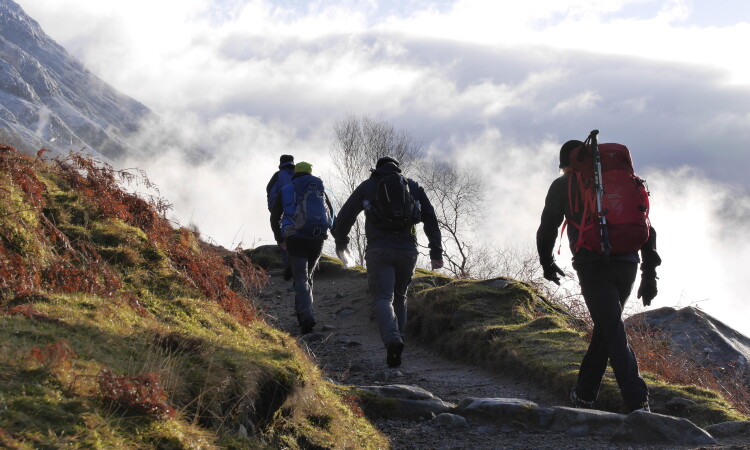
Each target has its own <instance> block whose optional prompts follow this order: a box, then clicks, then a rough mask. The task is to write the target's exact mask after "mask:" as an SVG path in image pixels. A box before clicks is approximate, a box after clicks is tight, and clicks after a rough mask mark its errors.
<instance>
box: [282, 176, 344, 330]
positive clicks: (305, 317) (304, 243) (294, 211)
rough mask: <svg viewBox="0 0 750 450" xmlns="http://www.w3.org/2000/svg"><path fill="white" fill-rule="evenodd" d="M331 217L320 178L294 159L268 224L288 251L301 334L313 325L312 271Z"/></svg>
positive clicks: (316, 262)
mask: <svg viewBox="0 0 750 450" xmlns="http://www.w3.org/2000/svg"><path fill="white" fill-rule="evenodd" d="M333 218H334V211H333V207H332V206H331V201H330V199H329V198H328V195H327V194H326V192H325V187H324V186H323V181H322V180H321V179H320V178H318V177H316V176H313V175H312V165H311V164H309V163H307V162H304V161H302V162H299V163H297V164H296V165H295V166H294V175H293V176H292V178H291V180H290V182H289V183H288V184H287V185H286V186H283V187H282V188H281V190H280V191H279V192H278V194H277V195H276V199H275V200H274V202H273V206H272V207H271V228H272V229H273V235H274V238H275V239H276V242H278V243H279V247H280V248H282V249H283V250H285V251H287V252H288V253H289V265H288V267H289V268H290V269H291V275H292V279H293V280H294V309H295V312H296V314H297V321H298V323H299V326H300V330H301V332H302V334H308V333H311V332H312V331H313V327H314V326H315V310H314V308H313V292H312V290H313V273H314V272H315V267H316V266H317V265H318V261H319V260H320V255H321V254H322V253H323V241H325V240H326V239H327V238H328V230H329V229H330V228H331V226H332V225H333Z"/></svg>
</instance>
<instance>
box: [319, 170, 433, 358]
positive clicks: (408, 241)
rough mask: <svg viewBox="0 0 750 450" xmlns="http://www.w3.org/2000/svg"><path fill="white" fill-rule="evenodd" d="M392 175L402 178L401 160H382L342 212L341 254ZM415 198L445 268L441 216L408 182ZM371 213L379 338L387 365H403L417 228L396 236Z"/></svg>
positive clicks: (370, 271)
mask: <svg viewBox="0 0 750 450" xmlns="http://www.w3.org/2000/svg"><path fill="white" fill-rule="evenodd" d="M392 173H401V169H400V168H399V163H398V161H397V160H395V159H393V158H390V157H383V158H380V159H378V161H377V163H376V165H375V169H373V170H372V174H371V176H370V178H368V179H367V180H365V181H363V182H362V183H361V184H360V185H359V186H358V187H357V188H356V189H355V190H354V192H352V194H351V196H349V198H348V199H347V200H346V203H344V206H343V207H342V208H341V210H340V211H339V215H338V217H337V219H336V225H335V226H334V229H333V230H332V232H331V233H332V234H333V236H334V238H335V239H336V250H337V253H338V252H343V251H345V250H346V249H347V246H348V245H349V231H350V230H351V228H352V225H354V222H355V221H356V219H357V216H358V215H359V213H360V212H362V211H363V210H364V209H365V208H366V205H367V207H368V208H369V207H370V206H371V205H375V204H376V192H377V189H378V182H379V180H380V179H381V178H383V177H385V176H387V175H388V174H392ZM407 182H408V187H409V191H410V193H411V196H412V197H413V198H414V199H415V200H417V201H418V202H419V204H420V206H421V221H422V222H423V223H424V231H425V234H426V235H427V239H428V241H429V248H430V260H431V266H432V268H433V269H439V268H441V267H443V248H442V244H441V242H440V229H439V228H438V222H437V217H435V211H434V209H433V207H432V204H431V203H430V200H429V199H428V198H427V195H425V192H424V189H422V188H421V187H420V186H419V185H418V184H417V183H416V182H415V181H413V180H410V179H407ZM375 222H376V220H374V219H373V218H372V217H371V216H370V214H368V213H367V212H366V213H365V236H366V238H367V248H366V249H365V262H366V265H367V279H368V282H369V285H370V291H371V292H372V295H373V306H374V309H375V316H376V318H377V321H378V326H379V328H380V336H381V338H382V340H383V344H385V347H386V362H387V364H388V366H390V367H397V366H399V365H400V364H401V353H402V351H403V349H404V336H403V332H404V326H405V325H406V293H407V290H408V288H409V284H411V279H412V276H413V275H414V269H415V267H416V264H417V256H418V254H419V253H418V251H417V236H416V228H415V226H414V225H413V224H412V225H410V226H408V227H407V228H406V229H404V230H402V231H391V230H387V229H384V228H383V227H382V226H378V225H377V224H376V223H375Z"/></svg>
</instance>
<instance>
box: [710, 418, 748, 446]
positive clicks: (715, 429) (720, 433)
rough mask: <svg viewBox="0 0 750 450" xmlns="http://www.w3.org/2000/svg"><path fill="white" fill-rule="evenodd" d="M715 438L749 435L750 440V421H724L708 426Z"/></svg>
mask: <svg viewBox="0 0 750 450" xmlns="http://www.w3.org/2000/svg"><path fill="white" fill-rule="evenodd" d="M706 431H708V432H709V433H710V434H711V436H713V437H715V438H720V439H721V438H734V437H747V438H748V440H749V441H750V422H748V421H745V422H739V421H735V422H722V423H717V424H714V425H710V426H708V427H706Z"/></svg>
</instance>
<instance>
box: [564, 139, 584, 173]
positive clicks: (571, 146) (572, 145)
mask: <svg viewBox="0 0 750 450" xmlns="http://www.w3.org/2000/svg"><path fill="white" fill-rule="evenodd" d="M582 145H583V142H581V141H576V140H571V141H568V142H566V143H564V144H563V146H562V147H560V168H561V169H564V168H566V167H568V166H569V165H570V153H571V152H572V151H573V150H575V149H577V148H578V147H581V146H582Z"/></svg>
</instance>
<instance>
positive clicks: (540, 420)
mask: <svg viewBox="0 0 750 450" xmlns="http://www.w3.org/2000/svg"><path fill="white" fill-rule="evenodd" d="M455 412H456V413H458V414H460V415H462V416H464V417H466V418H467V419H474V420H476V421H478V422H482V423H486V424H493V425H509V424H512V423H515V424H516V425H518V424H523V425H524V427H526V428H532V429H534V428H546V427H548V426H549V425H550V423H551V420H552V409H550V408H540V407H539V405H537V404H536V403H534V402H532V401H529V400H524V399H518V398H471V397H470V398H466V399H464V400H461V402H460V403H459V404H458V406H457V407H456V410H455ZM514 426H515V425H514Z"/></svg>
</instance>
